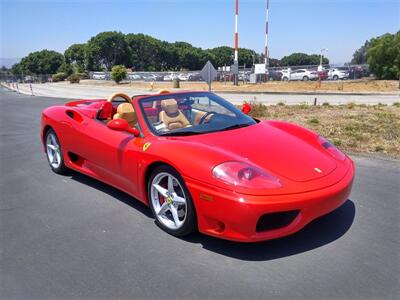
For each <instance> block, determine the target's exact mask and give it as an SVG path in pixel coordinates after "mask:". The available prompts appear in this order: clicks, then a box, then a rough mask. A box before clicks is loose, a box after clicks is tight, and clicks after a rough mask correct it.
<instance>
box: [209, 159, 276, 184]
mask: <svg viewBox="0 0 400 300" xmlns="http://www.w3.org/2000/svg"><path fill="white" fill-rule="evenodd" d="M212 174H213V176H214V177H215V178H217V179H219V180H221V181H223V182H224V183H226V184H229V185H233V186H239V187H244V188H251V189H263V188H270V189H274V188H275V189H276V188H280V187H282V184H281V182H280V181H279V179H278V178H276V177H275V176H273V175H271V174H269V173H267V172H265V171H263V170H261V169H258V168H255V167H253V166H250V165H248V164H246V163H242V162H237V161H228V162H224V163H222V164H220V165H218V166H216V167H214V168H213V170H212Z"/></svg>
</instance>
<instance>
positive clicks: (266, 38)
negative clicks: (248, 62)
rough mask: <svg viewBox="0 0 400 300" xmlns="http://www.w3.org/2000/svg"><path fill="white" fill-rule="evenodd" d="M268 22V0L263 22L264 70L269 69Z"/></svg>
mask: <svg viewBox="0 0 400 300" xmlns="http://www.w3.org/2000/svg"><path fill="white" fill-rule="evenodd" d="M268 22H269V0H267V16H266V20H265V53H264V63H265V68H268V67H269V49H268Z"/></svg>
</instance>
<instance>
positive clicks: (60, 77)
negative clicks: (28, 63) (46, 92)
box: [51, 73, 68, 82]
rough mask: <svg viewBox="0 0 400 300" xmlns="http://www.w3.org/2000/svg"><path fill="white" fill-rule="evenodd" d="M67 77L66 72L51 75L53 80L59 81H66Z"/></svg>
mask: <svg viewBox="0 0 400 300" xmlns="http://www.w3.org/2000/svg"><path fill="white" fill-rule="evenodd" d="M67 77H68V75H67V74H66V73H57V74H54V75H53V76H51V80H53V82H59V81H64V80H65V79H66V78H67Z"/></svg>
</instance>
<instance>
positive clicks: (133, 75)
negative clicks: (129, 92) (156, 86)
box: [126, 73, 142, 80]
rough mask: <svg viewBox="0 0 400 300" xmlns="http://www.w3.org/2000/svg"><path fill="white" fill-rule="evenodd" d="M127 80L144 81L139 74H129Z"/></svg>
mask: <svg viewBox="0 0 400 300" xmlns="http://www.w3.org/2000/svg"><path fill="white" fill-rule="evenodd" d="M126 78H127V79H129V80H140V79H142V76H141V75H139V74H135V73H128V75H127V76H126Z"/></svg>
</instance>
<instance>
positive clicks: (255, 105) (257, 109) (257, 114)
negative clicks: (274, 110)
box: [249, 101, 268, 118]
mask: <svg viewBox="0 0 400 300" xmlns="http://www.w3.org/2000/svg"><path fill="white" fill-rule="evenodd" d="M250 106H251V111H250V112H249V115H250V116H251V117H253V118H265V117H267V116H268V108H267V106H266V105H265V104H263V103H260V102H256V101H250Z"/></svg>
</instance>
